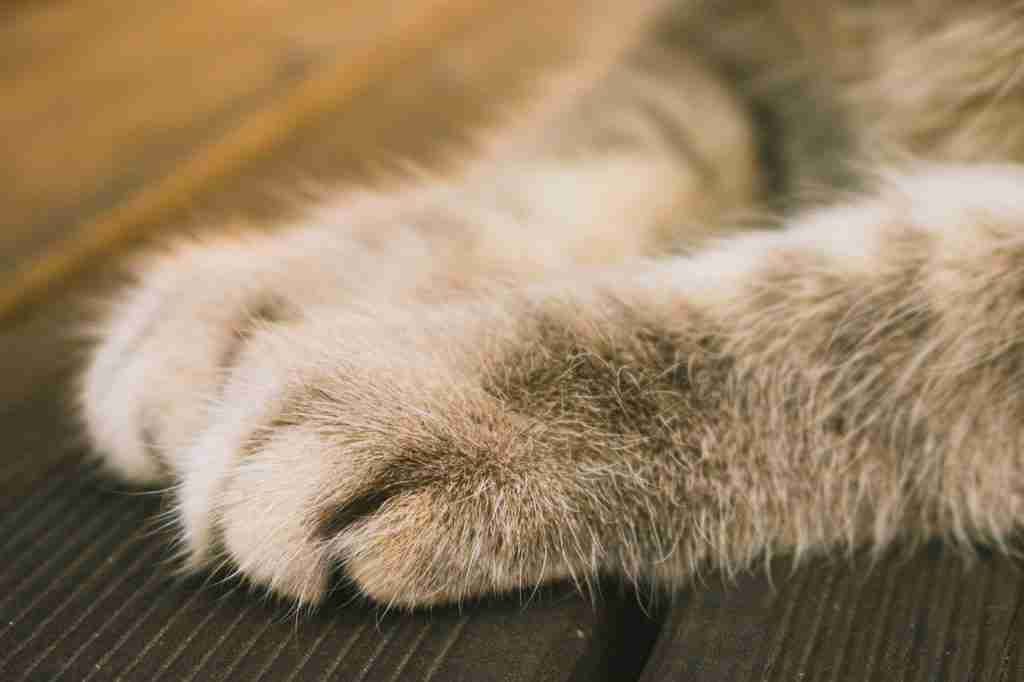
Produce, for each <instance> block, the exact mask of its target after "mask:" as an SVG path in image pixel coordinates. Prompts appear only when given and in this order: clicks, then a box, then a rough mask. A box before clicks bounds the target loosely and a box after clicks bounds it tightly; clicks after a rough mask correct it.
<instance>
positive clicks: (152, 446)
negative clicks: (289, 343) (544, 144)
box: [79, 237, 336, 485]
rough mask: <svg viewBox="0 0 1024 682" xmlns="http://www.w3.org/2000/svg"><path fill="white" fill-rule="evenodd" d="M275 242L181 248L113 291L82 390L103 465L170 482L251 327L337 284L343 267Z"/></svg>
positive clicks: (132, 477)
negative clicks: (305, 257) (304, 257)
mask: <svg viewBox="0 0 1024 682" xmlns="http://www.w3.org/2000/svg"><path fill="white" fill-rule="evenodd" d="M280 241H283V240H279V241H278V245H277V247H276V248H275V247H274V244H273V243H271V240H269V239H266V238H258V237H253V238H249V239H236V240H234V241H230V242H229V241H225V242H223V243H219V244H205V245H200V244H194V245H188V246H184V247H179V248H178V249H176V250H174V251H173V252H171V253H169V254H162V255H160V256H157V257H155V258H154V259H152V260H151V261H150V262H148V264H147V267H145V268H144V269H142V270H141V271H140V272H141V274H140V275H139V278H138V283H137V284H136V285H135V286H133V287H128V288H127V289H126V292H125V293H124V294H123V295H122V296H121V298H120V299H118V300H117V301H115V302H114V304H113V306H112V310H111V311H110V314H109V315H108V316H107V318H106V320H107V321H106V322H105V323H103V324H102V325H101V326H100V328H99V329H98V330H97V336H98V338H99V339H100V342H99V343H98V344H97V345H96V347H95V349H94V350H93V352H92V354H91V356H90V358H89V362H88V364H87V366H86V368H85V371H84V372H83V373H82V376H81V380H80V391H79V397H80V403H81V412H82V416H83V421H84V425H85V430H86V433H87V436H88V438H89V440H90V442H91V444H92V445H93V450H94V451H95V452H97V453H98V454H99V458H100V461H101V463H102V464H103V465H104V466H105V468H107V469H108V470H110V471H111V472H112V473H114V474H115V475H116V476H118V477H120V478H122V479H124V480H127V481H129V482H132V483H136V484H142V485H148V484H157V483H167V482H172V481H174V480H175V477H176V475H177V473H178V471H179V469H180V463H179V453H182V452H184V451H185V450H187V448H188V446H189V445H190V444H191V443H192V442H193V441H194V439H195V438H196V437H197V435H198V434H199V433H201V432H202V430H203V429H204V428H205V427H206V426H207V424H208V414H209V406H210V404H211V402H215V401H216V400H218V397H219V393H220V389H221V387H222V386H223V384H224V382H225V380H226V377H227V376H228V375H229V373H230V371H231V369H232V367H233V366H234V364H235V363H236V361H237V358H238V355H239V352H240V349H241V348H242V347H243V346H244V345H245V343H246V342H247V340H248V338H249V337H250V336H251V334H252V333H253V332H254V331H255V330H257V329H259V328H263V327H267V326H274V325H279V324H283V323H287V322H289V321H294V320H296V319H298V318H300V317H301V315H302V313H301V309H302V307H303V306H304V305H306V304H307V303H309V302H316V301H318V300H322V299H324V298H327V297H328V296H329V295H330V292H331V285H332V284H336V282H335V280H336V278H332V277H331V275H330V273H329V272H326V271H325V268H311V267H309V266H308V265H306V266H304V267H294V264H293V263H292V262H291V261H292V260H294V258H292V257H290V254H289V251H288V249H287V248H282V245H281V244H280ZM283 246H284V247H287V243H285V244H284V245H283Z"/></svg>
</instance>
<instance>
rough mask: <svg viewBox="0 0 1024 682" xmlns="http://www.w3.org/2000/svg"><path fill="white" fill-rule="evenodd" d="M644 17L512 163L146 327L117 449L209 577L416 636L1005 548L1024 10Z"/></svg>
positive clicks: (874, 0)
mask: <svg viewBox="0 0 1024 682" xmlns="http://www.w3.org/2000/svg"><path fill="white" fill-rule="evenodd" d="M618 5H621V7H619V6H616V8H615V10H614V11H613V12H609V15H610V16H611V18H610V19H609V21H610V22H612V23H613V24H614V25H615V26H619V27H621V31H622V32H623V34H622V35H620V37H621V38H622V39H621V40H615V41H609V44H608V46H607V48H606V49H604V50H602V52H601V55H600V58H598V57H594V58H593V59H592V61H590V62H588V63H587V64H586V65H584V66H585V67H586V68H579V69H576V70H573V71H572V73H571V74H570V76H571V77H568V78H567V79H564V80H563V81H561V82H562V83H571V86H572V87H566V88H563V89H562V91H564V92H573V93H575V95H574V96H573V97H572V98H571V101H568V102H564V103H561V104H559V105H558V106H546V105H545V106H540V107H538V108H537V109H536V110H535V111H536V112H540V111H541V110H543V111H544V112H545V113H544V114H543V118H541V116H542V115H541V114H540V113H535V114H533V117H532V118H531V119H530V121H529V125H518V124H517V125H516V126H514V128H515V130H516V132H515V133H514V134H513V133H511V132H510V133H508V135H507V137H508V138H509V139H511V138H513V137H514V138H515V142H514V143H513V142H509V141H508V139H506V140H504V141H503V144H500V145H495V146H494V147H493V149H494V150H500V153H499V152H497V151H495V152H493V153H489V154H487V155H485V158H481V159H479V160H477V161H475V162H473V163H471V164H469V165H468V166H467V167H466V168H465V169H464V170H462V171H460V172H458V173H457V174H454V175H452V176H449V177H445V178H437V179H432V180H425V181H421V182H419V183H418V184H416V185H415V186H406V187H404V188H402V189H400V190H396V191H395V192H393V193H391V194H375V193H370V192H354V191H350V192H346V193H345V194H344V195H342V196H340V197H339V198H338V199H337V200H336V201H334V202H332V203H329V204H328V205H325V206H321V207H318V208H316V209H314V210H312V211H310V212H309V214H308V216H307V217H306V218H305V219H303V220H302V221H300V222H299V223H297V224H294V225H290V226H285V227H284V228H282V229H281V230H278V231H275V232H273V233H271V234H264V233H261V234H253V235H252V236H248V237H244V236H243V237H240V236H232V237H222V238H220V239H212V240H206V241H202V242H194V243H189V244H183V245H180V246H178V247H177V248H175V249H174V250H172V251H171V252H169V253H163V254H160V255H156V256H154V257H153V258H151V259H150V260H149V261H148V265H147V266H146V267H145V268H142V269H141V270H140V272H139V277H138V282H137V284H136V285H134V286H132V287H129V288H128V289H127V290H126V291H124V292H123V295H122V296H121V297H120V298H119V299H118V300H117V301H116V302H115V303H114V305H113V310H112V314H111V315H110V316H109V319H108V320H107V321H106V322H105V323H104V325H103V327H102V330H101V336H100V339H99V342H98V344H97V345H96V347H95V350H94V352H93V353H92V355H91V358H90V361H89V364H88V366H87V368H86V370H85V372H84V374H83V377H82V388H81V399H82V406H83V414H84V420H85V424H86V428H87V432H88V434H89V437H90V439H91V441H92V443H93V444H94V446H95V449H96V451H97V452H98V453H100V456H101V458H102V461H103V462H104V463H105V465H106V466H107V468H109V469H110V470H111V471H113V472H114V473H115V474H117V475H118V476H120V477H122V478H123V479H125V480H127V481H130V482H133V483H138V484H147V485H170V486H172V491H173V497H174V501H175V504H174V515H175V519H176V522H177V525H178V527H179V529H180V532H179V541H180V550H181V555H182V557H183V560H184V563H185V564H186V565H187V566H188V567H189V568H195V569H200V568H202V567H207V566H212V565H217V564H220V563H222V562H227V563H228V564H230V565H231V566H233V567H234V568H236V569H237V571H238V572H239V573H240V574H242V575H244V576H246V577H247V578H248V579H249V580H251V581H253V582H254V583H257V584H260V585H263V586H266V587H267V588H269V589H270V590H272V591H274V592H276V593H278V594H281V595H285V596H287V597H290V598H294V599H295V600H298V601H300V602H303V603H310V602H315V601H316V600H318V599H319V598H320V597H321V596H322V595H323V594H324V593H325V590H326V589H327V588H328V581H329V576H330V575H331V573H332V570H334V569H335V568H337V567H341V568H342V569H343V571H344V573H345V574H346V576H347V577H348V579H350V580H351V581H352V582H353V583H354V584H355V585H356V586H357V587H358V589H359V590H360V591H361V592H362V593H364V594H365V595H367V596H369V597H371V598H373V599H375V600H378V601H380V602H382V603H385V604H389V605H395V606H401V607H418V606H423V605H430V604H435V603H441V602H450V601H459V600H463V599H465V598H469V597H473V596H476V595H481V594H487V593H493V592H501V591H507V590H517V589H524V588H526V589H529V588H531V587H532V586H534V585H536V584H539V583H543V582H547V581H553V580H561V579H569V580H573V581H575V582H576V583H577V584H579V585H584V586H585V585H588V584H589V583H590V582H591V581H593V580H594V579H596V578H597V577H598V576H604V575H611V576H615V577H617V578H619V579H621V580H624V581H626V582H629V583H637V584H639V583H643V584H653V585H656V586H658V587H664V588H667V589H671V588H674V587H676V586H679V585H682V584H685V583H686V581H687V580H688V579H690V578H691V577H692V576H693V575H694V573H695V572H696V571H698V570H701V569H702V568H703V567H718V568H722V569H724V570H727V571H731V570H736V569H739V568H741V567H745V566H749V565H751V564H752V563H753V562H756V561H760V560H763V559H765V558H766V557H770V556H772V555H778V554H789V555H793V556H798V557H799V556H801V555H804V554H808V553H814V552H822V551H847V550H850V549H853V548H857V547H862V546H867V547H874V548H883V547H885V546H887V545H889V544H891V543H892V542H893V541H899V542H901V543H903V544H907V543H913V542H916V541H920V540H924V539H928V538H932V537H945V538H948V539H950V540H951V541H953V542H956V543H959V544H964V545H966V546H970V545H971V544H972V543H975V542H978V541H981V542H986V543H994V544H997V545H999V544H1004V543H1006V542H1008V538H1009V537H1010V535H1011V533H1012V531H1013V530H1014V529H1015V528H1016V527H1017V526H1018V524H1019V522H1020V521H1021V520H1024V395H1022V392H1024V334H1022V332H1024V165H1018V164H1019V163H1020V162H1024V8H1022V6H1021V4H1020V3H1019V2H1016V0H1012V1H1011V0H989V1H987V2H975V3H966V2H960V1H959V0H922V1H917V2H909V1H907V2H891V1H889V0H826V1H824V2H813V1H812V0H773V1H763V0H719V1H708V2H697V1H694V2H676V3H672V4H669V5H666V4H665V3H664V2H657V1H655V0H644V1H639V0H633V1H632V2H629V3H618ZM632 27H637V28H635V30H634V29H633V28H632ZM627 30H628V32H629V35H628V36H627V35H625V32H626V31H627ZM627 38H628V39H627ZM576 66H579V65H576ZM581 74H585V77H586V78H587V81H586V82H585V83H583V82H581V81H580V80H579V79H581V78H584V75H581ZM553 82H555V81H553ZM769 215H770V216H772V217H771V218H770V219H769V218H762V219H760V224H759V225H755V226H754V228H756V229H749V228H750V226H749V223H750V221H751V219H756V218H757V216H769ZM739 217H742V218H744V220H742V221H741V220H739V219H738V218H739ZM741 222H743V223H746V225H747V228H745V229H743V230H741V231H737V230H736V229H735V227H729V226H736V225H737V224H738V223H741Z"/></svg>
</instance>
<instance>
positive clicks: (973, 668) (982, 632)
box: [641, 544, 1024, 682]
mask: <svg viewBox="0 0 1024 682" xmlns="http://www.w3.org/2000/svg"><path fill="white" fill-rule="evenodd" d="M773 573H774V577H775V581H774V583H773V581H772V580H770V579H769V575H768V574H767V573H766V572H758V573H753V574H750V575H744V576H741V577H740V578H739V579H738V580H737V581H736V582H735V584H723V583H722V580H721V578H719V577H717V576H716V577H712V578H710V579H709V580H708V581H707V582H706V583H705V584H704V585H702V586H700V587H695V588H694V589H692V590H690V591H688V592H687V593H686V594H685V595H683V596H682V597H681V598H680V600H679V601H678V602H677V603H676V604H675V606H674V607H673V608H672V609H671V611H670V613H669V616H668V619H667V621H666V624H665V627H664V629H663V630H662V633H661V636H660V639H659V641H658V643H657V644H656V646H655V649H654V652H653V654H652V657H651V660H650V661H649V663H648V665H647V667H646V669H645V671H644V675H643V676H642V678H641V679H642V680H643V682H662V681H666V680H694V681H701V682H703V681H708V682H717V681H722V682H725V681H728V682H744V681H746V680H751V681H753V680H759V681H764V682H768V681H773V682H774V681H778V682H789V681H790V680H808V681H810V680H828V681H840V680H844V681H845V680H849V681H857V682H866V681H871V680H877V681H879V682H889V681H896V680H906V681H908V682H909V681H921V682H924V681H925V680H971V681H978V682H981V681H988V680H991V681H993V682H994V681H997V680H1015V679H1022V678H1021V677H1020V676H1019V674H1020V670H1019V665H1020V660H1021V657H1020V654H1019V650H1020V648H1021V646H1024V623H1022V622H1021V617H1020V611H1021V607H1022V605H1024V589H1022V588H1024V580H1022V575H1021V570H1020V565H1019V563H1018V562H1017V561H1015V560H1013V559H1011V558H1008V557H1006V556H1002V555H996V554H991V553H988V552H984V551H983V552H982V554H981V556H980V557H979V559H978V560H977V561H974V562H972V563H966V562H965V561H964V557H963V556H962V555H961V554H958V553H957V552H956V551H954V550H952V549H950V548H948V547H943V546H941V545H939V544H934V545H932V546H929V547H928V548H925V549H923V550H921V551H919V552H915V553H914V554H913V555H912V556H909V557H907V556H901V555H899V554H893V555H891V556H888V557H886V558H884V559H882V560H880V561H879V562H878V563H877V564H874V565H872V564H871V563H870V562H869V561H868V560H867V559H865V558H861V559H859V560H857V561H854V562H852V563H845V562H843V561H834V562H828V561H825V560H819V561H814V562H812V563H810V564H808V565H807V566H804V567H801V568H799V569H798V570H797V571H795V572H791V571H790V568H789V567H788V566H786V564H785V562H777V563H776V564H775V565H774V570H773Z"/></svg>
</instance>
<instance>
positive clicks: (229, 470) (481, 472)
mask: <svg viewBox="0 0 1024 682" xmlns="http://www.w3.org/2000/svg"><path fill="white" fill-rule="evenodd" d="M381 317H382V315H381V314H375V316H374V318H373V319H372V320H369V319H365V318H360V317H359V316H358V315H356V314H345V315H339V314H333V315H332V314H329V313H327V312H324V311H315V312H314V313H313V314H311V316H310V317H308V318H307V319H306V320H304V321H302V322H300V323H297V324H294V325H290V326H287V327H279V328H269V327H268V328H264V329H261V330H259V331H257V332H256V333H255V334H254V335H253V337H252V339H251V340H250V342H249V343H248V344H247V345H246V347H245V348H244V349H243V351H242V355H241V357H240V358H239V361H238V365H237V368H236V369H235V371H233V372H232V374H231V377H230V378H229V380H228V383H227V385H226V386H225V387H224V393H223V399H222V400H221V401H219V402H218V405H217V406H216V407H215V408H214V409H213V411H212V424H211V426H210V427H209V428H208V429H207V430H206V431H205V433H204V434H203V436H202V437H201V438H200V439H199V440H198V441H197V442H196V443H195V445H194V446H193V447H192V448H190V449H189V451H188V453H187V454H186V456H185V457H184V460H183V463H182V470H181V482H180V484H179V486H177V488H176V491H175V494H176V496H177V503H178V507H177V512H178V519H179V521H180V525H181V529H182V544H183V548H184V553H185V556H186V562H187V563H188V565H189V566H190V567H194V568H202V567H205V566H208V565H213V564H216V563H218V562H223V561H225V560H226V561H227V562H228V563H229V564H230V565H232V566H234V567H235V568H236V569H237V571H238V572H239V573H240V574H241V575H243V576H245V577H246V578H247V579H249V580H250V581H252V582H253V583H256V584H259V585H262V586H265V587H268V588H270V589H271V590H272V591H273V592H275V593H277V594H280V595H284V596H286V597H289V598H293V599H295V600H297V601H299V602H316V601H318V600H319V599H320V598H321V597H322V596H323V595H324V594H325V592H326V591H327V590H328V589H329V587H330V585H331V577H332V576H333V575H336V574H338V573H339V572H340V573H341V574H342V575H344V576H345V577H346V578H347V579H348V580H350V581H351V582H352V583H353V584H354V585H355V586H356V587H357V589H358V590H359V592H360V593H362V594H364V595H366V596H368V597H370V598H372V599H373V600H375V601H378V602H381V603H385V604H389V605H398V606H405V607H411V606H422V605H429V604H435V603H440V602H452V601H459V600H462V599H464V598H466V597H471V596H476V595H480V594H485V593H493V592H501V591H507V590H510V589H515V588H517V587H526V586H532V585H535V584H537V583H538V582H543V581H546V580H550V579H552V578H553V577H557V576H558V575H560V574H562V573H563V572H564V571H563V569H562V566H561V562H560V561H559V560H558V559H556V554H555V553H554V552H551V553H550V554H548V553H547V552H546V550H545V546H546V545H545V543H544V542H541V541H540V537H541V535H542V530H541V526H542V524H543V522H544V521H545V520H546V519H547V518H548V517H549V516H550V515H551V514H550V513H546V512H547V511H548V510H546V509H545V508H544V505H546V504H551V503H552V498H551V496H552V495H553V494H554V495H557V486H553V485H548V486H541V485H539V482H538V481H537V480H536V478H535V477H534V476H533V475H532V474H530V473H527V472H526V471H525V470H524V469H523V468H522V467H523V466H524V465H527V462H526V461H525V459H524V458H529V457H530V456H532V455H533V454H535V453H532V452H531V451H530V449H529V448H528V447H526V444H527V440H525V439H524V435H523V433H524V426H525V425H524V423H523V419H522V418H521V417H517V416H516V415H514V414H512V413H510V412H508V411H504V410H502V409H501V408H500V406H499V405H498V404H497V403H496V402H495V401H494V399H493V397H492V396H489V395H487V394H486V393H484V392H482V391H480V389H479V386H478V383H477V382H475V381H473V379H472V377H473V376H474V373H473V371H472V362H468V361H466V358H468V357H469V354H468V353H467V352H466V350H467V349H466V348H465V347H463V348H459V347H458V342H452V341H451V340H449V342H448V343H444V344H441V343H438V341H439V339H437V338H434V336H433V335H432V334H430V333H424V330H423V329H422V327H417V328H410V325H408V324H406V323H403V322H400V321H398V320H396V321H395V322H394V324H391V323H389V322H388V321H386V320H382V319H381ZM332 318H333V319H332ZM406 319H407V320H408V321H412V320H411V319H410V318H406ZM417 319H418V318H417ZM452 336H454V337H456V338H459V337H462V335H452ZM463 338H464V337H463ZM457 358H462V360H463V362H461V363H460V362H459V361H458V360H457ZM527 430H528V429H527ZM548 544H550V543H548ZM339 569H340V571H339Z"/></svg>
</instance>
